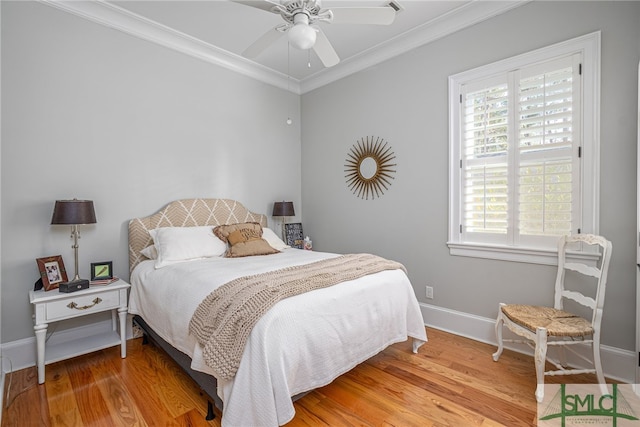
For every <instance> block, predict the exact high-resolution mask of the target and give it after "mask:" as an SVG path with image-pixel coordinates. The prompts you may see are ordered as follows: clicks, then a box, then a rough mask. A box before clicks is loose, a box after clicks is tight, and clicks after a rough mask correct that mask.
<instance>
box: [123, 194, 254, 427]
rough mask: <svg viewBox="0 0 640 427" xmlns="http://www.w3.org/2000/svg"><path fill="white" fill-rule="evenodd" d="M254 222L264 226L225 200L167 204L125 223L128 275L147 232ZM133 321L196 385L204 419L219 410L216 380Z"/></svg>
mask: <svg viewBox="0 0 640 427" xmlns="http://www.w3.org/2000/svg"><path fill="white" fill-rule="evenodd" d="M241 222H257V223H259V224H260V225H262V226H263V227H266V226H267V216H266V215H262V214H257V213H253V212H251V211H249V210H248V209H247V208H245V207H244V206H243V205H242V204H241V203H240V202H237V201H235V200H229V199H183V200H176V201H174V202H171V203H169V204H168V205H167V206H165V207H164V208H163V209H162V210H160V211H159V212H157V213H155V214H153V215H151V216H147V217H142V218H134V219H132V220H131V221H129V273H131V272H132V271H133V269H134V268H135V267H136V266H137V265H138V264H139V263H140V262H142V261H144V260H146V259H148V258H147V257H145V256H144V255H142V254H141V253H140V251H141V250H143V249H144V248H146V247H147V246H150V245H152V244H153V240H152V239H151V235H150V234H149V230H153V229H155V228H158V227H197V226H205V225H211V226H214V227H215V226H217V225H225V224H236V223H241ZM133 321H134V322H135V323H136V324H137V325H138V326H140V327H141V328H142V329H143V330H144V332H145V340H146V339H148V338H150V339H151V340H152V341H153V342H155V343H156V344H157V345H158V346H159V347H160V348H162V349H163V350H164V351H165V352H166V353H167V354H168V355H169V356H170V357H171V358H172V359H173V360H175V361H176V363H178V365H180V367H181V368H182V369H183V370H184V371H185V372H186V373H187V374H188V375H189V376H190V377H191V378H192V379H193V380H194V381H195V382H196V383H197V384H198V386H199V387H200V389H201V390H202V391H203V392H204V393H205V394H206V395H207V397H208V398H209V402H208V408H207V420H212V419H213V418H215V415H214V413H213V406H212V403H211V402H212V401H213V402H214V404H215V405H216V407H218V409H220V410H221V411H222V400H220V398H219V397H218V393H217V380H216V378H215V377H213V376H211V375H207V374H205V373H203V372H199V371H194V370H193V369H191V358H190V357H189V356H188V355H186V354H184V353H182V352H181V351H179V350H177V349H175V348H174V347H173V346H172V345H171V344H169V343H168V342H166V341H164V340H163V339H162V338H161V337H160V336H158V335H157V334H156V333H155V332H154V331H153V330H152V329H151V328H150V327H149V325H147V323H146V322H145V321H144V319H143V318H141V317H140V316H135V317H134V319H133Z"/></svg>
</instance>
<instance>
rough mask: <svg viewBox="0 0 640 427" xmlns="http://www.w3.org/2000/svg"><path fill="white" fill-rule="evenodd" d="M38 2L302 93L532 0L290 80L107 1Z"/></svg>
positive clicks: (411, 35)
mask: <svg viewBox="0 0 640 427" xmlns="http://www.w3.org/2000/svg"><path fill="white" fill-rule="evenodd" d="M39 1H40V2H41V3H43V4H46V5H48V6H51V7H54V8H56V9H59V10H62V11H65V12H68V13H71V14H74V15H76V16H79V17H81V18H84V19H87V20H90V21H93V22H95V23H98V24H100V25H104V26H106V27H109V28H112V29H115V30H118V31H122V32H123V33H126V34H130V35H132V36H134V37H138V38H140V39H143V40H147V41H150V42H152V43H156V44H158V45H161V46H164V47H167V48H169V49H173V50H175V51H178V52H181V53H184V54H186V55H189V56H192V57H194V58H197V59H201V60H203V61H206V62H209V63H211V64H214V65H218V66H221V67H224V68H227V69H229V70H231V71H234V72H237V73H240V74H243V75H245V76H247V77H250V78H253V79H256V80H259V81H261V82H263V83H267V84H269V85H272V86H275V87H278V88H280V89H284V90H287V91H290V92H293V93H295V94H298V95H300V94H303V93H306V92H309V91H312V90H314V89H317V88H319V87H322V86H324V85H327V84H329V83H332V82H334V81H336V80H340V79H342V78H344V77H346V76H349V75H351V74H354V73H357V72H359V71H362V70H364V69H366V68H369V67H371V66H374V65H376V64H378V63H380V62H383V61H386V60H388V59H391V58H393V57H395V56H398V55H401V54H403V53H405V52H408V51H410V50H412V49H415V48H417V47H419V46H422V45H424V44H427V43H430V42H433V41H435V40H437V39H440V38H442V37H444V36H446V35H449V34H452V33H454V32H456V31H459V30H461V29H463V28H465V27H468V26H470V25H473V24H476V23H478V22H482V21H484V20H487V19H489V18H492V17H494V16H497V15H499V14H502V13H504V12H506V11H508V10H511V9H513V8H516V7H519V6H522V5H523V4H526V3H528V2H529V1H532V0H517V1H498V2H493V1H491V2H485V1H472V2H470V3H467V4H465V5H463V6H461V7H459V8H457V9H455V10H453V11H451V12H449V13H447V14H445V15H443V16H442V17H439V18H437V19H434V20H432V21H429V22H426V23H424V24H422V25H421V26H420V27H417V28H416V29H414V30H411V31H408V32H406V33H404V34H401V35H399V36H397V37H394V38H393V39H390V40H388V41H386V42H384V43H381V44H379V45H377V46H374V47H372V48H370V49H368V50H366V51H364V52H362V53H360V54H358V55H356V56H354V57H352V58H349V59H347V60H344V61H342V62H340V63H339V64H338V65H336V66H334V67H331V68H325V69H323V70H321V71H319V72H317V73H315V74H313V75H311V76H309V77H306V78H304V79H302V80H298V79H295V78H287V75H286V74H283V73H280V72H278V71H275V70H272V69H270V68H268V67H265V66H263V65H261V64H258V63H256V62H253V61H250V60H248V59H246V58H244V57H242V56H240V55H237V54H235V53H231V52H229V51H226V50H224V49H220V48H219V47H216V46H214V45H212V44H209V43H206V42H204V41H202V40H200V39H197V38H195V37H192V36H190V35H188V34H185V33H182V32H180V31H177V30H175V29H173V28H170V27H168V26H166V25H163V24H160V23H158V22H155V21H152V20H150V19H148V18H145V17H143V16H140V15H138V14H136V13H133V12H131V11H129V10H126V9H123V8H121V7H119V6H116V5H115V4H112V3H109V2H107V1H105V0H92V1H75V0H39Z"/></svg>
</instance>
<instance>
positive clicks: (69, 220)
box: [51, 199, 96, 289]
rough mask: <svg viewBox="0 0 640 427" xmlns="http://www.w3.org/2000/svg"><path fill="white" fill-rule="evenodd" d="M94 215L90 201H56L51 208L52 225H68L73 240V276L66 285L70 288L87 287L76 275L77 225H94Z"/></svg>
mask: <svg viewBox="0 0 640 427" xmlns="http://www.w3.org/2000/svg"><path fill="white" fill-rule="evenodd" d="M95 223H96V213H95V211H94V209H93V201H91V200H78V199H73V200H56V204H55V206H54V208H53V217H52V218H51V224H52V225H70V226H71V237H72V238H73V246H71V247H72V248H73V255H74V259H75V263H76V266H75V267H76V270H75V276H74V277H73V279H72V280H71V281H69V282H68V283H69V284H70V285H71V286H72V287H76V288H78V289H79V288H80V287H82V288H85V287H89V281H88V280H86V279H81V278H80V275H79V274H78V239H79V238H80V231H79V230H78V225H83V224H95Z"/></svg>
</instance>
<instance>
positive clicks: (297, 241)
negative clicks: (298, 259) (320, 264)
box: [284, 222, 304, 249]
mask: <svg viewBox="0 0 640 427" xmlns="http://www.w3.org/2000/svg"><path fill="white" fill-rule="evenodd" d="M284 234H285V243H286V244H287V245H289V246H291V247H292V248H297V249H302V248H303V247H304V237H303V233H302V223H300V222H292V223H290V224H285V225H284Z"/></svg>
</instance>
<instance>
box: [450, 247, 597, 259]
mask: <svg viewBox="0 0 640 427" xmlns="http://www.w3.org/2000/svg"><path fill="white" fill-rule="evenodd" d="M447 246H449V253H450V254H451V255H455V256H466V257H472V258H485V259H496V260H501V261H513V262H523V263H528V264H544V265H558V251H557V250H556V249H536V248H524V247H513V246H498V245H483V244H478V243H458V242H447ZM566 258H567V260H572V261H580V262H582V263H586V264H595V263H596V262H597V261H598V258H599V256H598V254H597V253H591V252H567V257H566Z"/></svg>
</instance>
